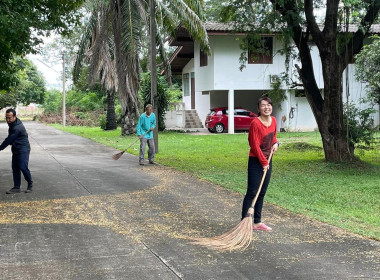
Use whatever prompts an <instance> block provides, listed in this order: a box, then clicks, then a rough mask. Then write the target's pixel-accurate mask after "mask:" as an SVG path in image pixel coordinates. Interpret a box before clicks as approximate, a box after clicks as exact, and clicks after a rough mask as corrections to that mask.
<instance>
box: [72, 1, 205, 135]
mask: <svg viewBox="0 0 380 280" xmlns="http://www.w3.org/2000/svg"><path fill="white" fill-rule="evenodd" d="M154 3H155V7H156V17H155V18H156V40H157V45H158V47H159V53H160V54H161V56H162V58H163V61H166V62H167V61H168V59H167V57H166V52H165V46H164V44H165V39H164V35H162V34H174V31H175V29H176V28H177V27H178V26H179V24H182V25H183V26H184V27H186V29H187V30H188V31H189V32H190V34H191V35H192V36H193V38H194V39H195V40H197V41H198V42H200V44H201V47H202V48H203V49H204V50H205V51H208V50H209V46H208V39H207V33H206V30H205V28H204V26H203V23H202V21H201V19H202V18H203V15H202V1H201V0H163V1H160V0H154ZM86 8H87V9H88V11H89V12H90V14H91V17H90V20H89V23H88V26H87V29H86V32H85V33H84V34H83V37H82V43H81V45H80V50H79V52H78V59H77V63H76V66H75V69H76V70H75V71H74V76H75V73H79V72H78V69H80V67H81V63H82V60H83V58H84V57H87V58H88V59H89V61H90V65H91V68H90V69H91V71H92V75H91V76H92V77H96V76H98V77H100V78H101V80H102V84H103V81H104V83H106V81H107V80H108V79H112V82H111V84H112V85H113V86H114V87H113V89H114V91H116V92H118V97H119V101H120V103H121V107H122V120H123V127H122V134H130V133H134V132H135V128H136V119H137V118H138V116H139V100H138V95H137V93H138V89H139V80H140V72H141V67H140V58H139V57H140V54H141V52H142V51H143V50H144V49H146V48H147V46H146V44H147V39H146V38H149V36H148V34H149V33H150V28H149V10H150V9H149V3H148V1H146V0H89V2H88V3H87V6H86ZM86 50H87V51H86ZM108 59H110V60H108ZM111 68H112V69H111ZM111 73H112V74H111ZM107 82H109V81H107ZM103 85H105V84H103Z"/></svg>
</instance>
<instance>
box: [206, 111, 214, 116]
mask: <svg viewBox="0 0 380 280" xmlns="http://www.w3.org/2000/svg"><path fill="white" fill-rule="evenodd" d="M215 114H216V112H215V111H214V110H211V111H210V113H208V115H209V116H214V115H215Z"/></svg>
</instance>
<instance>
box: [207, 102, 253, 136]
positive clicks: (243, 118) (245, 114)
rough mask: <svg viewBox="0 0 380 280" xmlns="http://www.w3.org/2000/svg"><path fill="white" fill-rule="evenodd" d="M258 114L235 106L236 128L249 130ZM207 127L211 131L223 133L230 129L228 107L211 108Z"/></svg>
mask: <svg viewBox="0 0 380 280" xmlns="http://www.w3.org/2000/svg"><path fill="white" fill-rule="evenodd" d="M256 117H257V115H256V114H255V113H252V112H251V111H249V110H247V109H244V108H235V110H234V122H235V130H249V126H250V124H251V122H252V120H253V119H254V118H256ZM206 127H207V128H208V130H209V131H210V132H216V133H222V132H223V131H224V130H228V108H227V107H219V108H213V109H210V113H209V114H208V115H207V117H206Z"/></svg>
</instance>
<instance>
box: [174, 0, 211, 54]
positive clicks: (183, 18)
mask: <svg viewBox="0 0 380 280" xmlns="http://www.w3.org/2000/svg"><path fill="white" fill-rule="evenodd" d="M169 9H170V10H172V11H173V13H174V14H175V15H176V17H178V19H179V21H180V22H181V24H182V25H183V26H184V27H186V29H187V30H188V31H189V33H190V35H191V36H192V37H193V38H194V40H196V41H198V42H199V43H200V45H201V48H202V49H203V50H204V51H205V52H208V53H209V52H210V46H209V43H208V36H207V31H206V28H205V27H204V24H203V22H202V21H201V19H200V18H199V17H198V15H197V14H196V13H195V12H194V11H193V10H191V9H190V8H189V6H188V5H187V4H186V3H185V2H184V1H183V0H170V1H169Z"/></svg>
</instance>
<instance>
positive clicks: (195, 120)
mask: <svg viewBox="0 0 380 280" xmlns="http://www.w3.org/2000/svg"><path fill="white" fill-rule="evenodd" d="M192 128H204V126H203V124H202V122H201V120H200V119H199V116H198V113H197V110H185V129H192Z"/></svg>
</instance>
